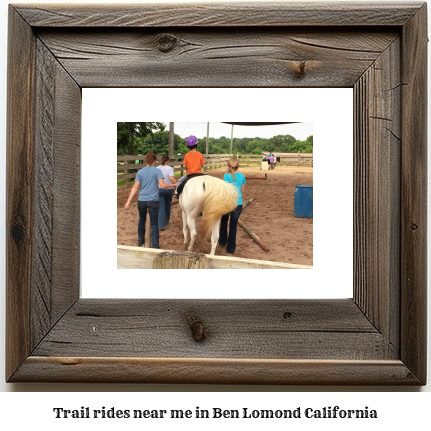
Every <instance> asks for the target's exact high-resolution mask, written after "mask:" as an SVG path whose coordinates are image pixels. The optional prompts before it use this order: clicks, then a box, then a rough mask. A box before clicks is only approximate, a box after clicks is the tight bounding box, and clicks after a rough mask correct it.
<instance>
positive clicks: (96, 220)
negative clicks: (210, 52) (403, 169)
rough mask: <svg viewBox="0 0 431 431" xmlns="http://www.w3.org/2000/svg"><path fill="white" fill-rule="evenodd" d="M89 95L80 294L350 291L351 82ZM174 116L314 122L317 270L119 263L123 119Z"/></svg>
mask: <svg viewBox="0 0 431 431" xmlns="http://www.w3.org/2000/svg"><path fill="white" fill-rule="evenodd" d="M82 99H83V105H82V108H83V109H82V157H81V186H82V188H81V199H82V200H81V297H83V298H184V299H190V298H208V299H237V298H238V299H239V298H244V299H248V298H249V299H275V298H279V299H283V298H286V299H287V298H289V299H296V298H304V299H312V298H316V299H317V298H328V299H329V298H351V297H352V294H353V90H352V89H349V88H340V89H326V88H318V89H313V88H300V89H299V88H298V89H292V88H262V89H256V88H253V89H248V88H242V89H238V88H235V89H233V88H175V89H173V88H142V89H136V88H133V89H131V88H127V89H97V88H94V89H93V88H92V89H83V90H82ZM166 119H169V121H174V122H190V121H199V122H207V121H210V122H216V121H220V122H222V121H227V120H235V121H244V122H254V121H268V122H270V121H296V122H311V123H313V143H314V146H313V151H314V158H313V162H314V170H313V217H314V218H313V269H302V270H275V269H274V270H258V269H255V270H242V269H236V270H233V269H226V270H223V269H219V270H217V272H211V273H210V274H208V272H207V271H205V270H195V271H194V272H193V273H184V272H183V271H185V270H177V272H176V273H173V272H172V271H170V270H159V271H155V270H136V269H130V270H124V269H123V270H118V269H117V249H116V244H117V196H116V186H115V185H116V183H115V179H114V178H115V177H116V170H115V166H116V140H117V122H119V121H130V122H136V121H164V120H166ZM257 129H258V128H257ZM188 132H190V134H193V131H192V130H188ZM210 132H211V130H210ZM288 133H290V132H286V134H288ZM290 134H293V135H294V133H290ZM210 135H211V133H210ZM255 136H259V130H256V135H255ZM198 137H200V136H198ZM95 166H96V168H95ZM101 166H103V168H100V167H101ZM104 166H106V168H105V167H104ZM286 192H288V191H286ZM291 192H292V193H293V190H292V191H291ZM276 204H277V196H274V205H276ZM131 210H133V209H131ZM136 229H137V227H136ZM292 263H295V262H292ZM178 271H179V272H178ZM196 271H198V272H196ZM173 274H175V275H174V277H172V275H173ZM191 274H193V275H192V278H191V277H190V275H191Z"/></svg>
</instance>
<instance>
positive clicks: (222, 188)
mask: <svg viewBox="0 0 431 431" xmlns="http://www.w3.org/2000/svg"><path fill="white" fill-rule="evenodd" d="M202 187H203V188H204V190H205V192H204V195H203V197H202V201H201V208H202V217H201V219H200V223H199V231H200V233H201V234H202V235H203V236H207V235H208V234H209V233H210V232H211V229H212V227H213V224H214V222H215V221H216V220H217V219H220V218H221V216H222V215H224V214H228V213H230V212H232V211H233V210H234V209H235V208H236V206H237V203H238V192H237V190H236V189H235V187H234V186H233V185H232V184H230V183H227V182H225V181H223V180H220V179H219V178H215V177H211V176H210V175H205V179H204V180H203V184H202Z"/></svg>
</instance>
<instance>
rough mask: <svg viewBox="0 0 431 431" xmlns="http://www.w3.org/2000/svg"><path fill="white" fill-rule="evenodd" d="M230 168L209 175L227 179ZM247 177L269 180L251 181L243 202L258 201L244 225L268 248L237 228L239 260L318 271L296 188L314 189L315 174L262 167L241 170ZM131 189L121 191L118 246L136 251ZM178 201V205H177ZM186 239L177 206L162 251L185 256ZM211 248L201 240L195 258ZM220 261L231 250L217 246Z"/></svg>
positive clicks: (299, 169)
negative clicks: (296, 210) (298, 214)
mask: <svg viewBox="0 0 431 431" xmlns="http://www.w3.org/2000/svg"><path fill="white" fill-rule="evenodd" d="M225 172H226V168H220V169H213V170H209V171H207V172H206V173H207V174H209V175H213V176H215V177H218V178H223V175H224V174H225ZM239 172H242V173H243V174H244V175H245V176H246V178H247V177H264V176H265V173H267V179H266V180H263V179H247V180H246V181H247V184H246V185H245V192H244V194H243V202H244V203H246V202H247V201H248V200H249V199H251V198H254V200H253V202H251V203H250V205H248V206H247V207H246V208H245V209H244V210H243V212H242V213H241V216H240V220H241V221H242V222H243V223H244V224H245V225H246V226H247V227H248V228H250V229H251V230H252V231H253V232H254V233H255V234H256V235H257V236H258V237H259V238H260V239H261V240H262V241H263V242H264V244H265V245H266V246H267V247H268V248H269V252H266V251H264V250H263V249H262V248H261V247H260V246H259V245H258V244H257V243H256V242H254V240H253V239H252V238H251V237H250V236H249V235H248V234H247V233H246V232H245V230H244V229H243V228H242V227H241V226H238V233H237V245H236V251H235V254H234V256H236V257H242V258H249V259H261V260H269V261H273V262H285V263H295V264H300V265H313V219H307V218H298V217H295V216H294V215H293V201H294V191H295V186H296V185H313V168H312V167H297V166H282V167H280V166H277V167H276V169H274V170H270V171H261V170H260V169H259V168H258V167H241V168H240V169H239ZM131 187H132V184H130V185H129V186H122V187H118V190H117V244H118V245H131V246H136V240H137V230H138V219H139V216H138V210H137V204H136V201H137V195H136V196H135V198H134V200H133V201H132V205H131V207H130V210H129V211H126V210H125V208H124V204H125V203H126V201H127V198H128V196H129V193H130V189H131ZM175 201H176V199H173V202H175ZM183 244H184V236H183V230H182V216H181V208H180V206H179V205H178V204H176V205H173V206H172V211H171V220H170V223H169V224H168V225H167V226H166V229H165V231H160V248H162V249H168V250H182V249H183ZM210 249H211V243H210V242H207V241H206V239H203V238H199V242H198V244H197V245H196V247H195V250H194V251H196V252H200V253H209V252H210ZM216 255H221V256H228V254H227V253H226V250H225V249H224V248H222V247H220V246H217V249H216Z"/></svg>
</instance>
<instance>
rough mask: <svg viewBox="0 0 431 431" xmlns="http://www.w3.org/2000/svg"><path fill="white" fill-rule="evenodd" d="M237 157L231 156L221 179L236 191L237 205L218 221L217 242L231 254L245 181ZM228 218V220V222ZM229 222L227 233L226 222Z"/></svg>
mask: <svg viewBox="0 0 431 431" xmlns="http://www.w3.org/2000/svg"><path fill="white" fill-rule="evenodd" d="M238 167H239V161H238V159H235V158H231V159H229V161H228V163H227V169H228V171H227V174H225V175H224V177H223V180H224V181H226V182H227V183H232V184H233V185H234V186H235V188H236V189H237V191H238V204H237V207H236V208H235V209H234V210H233V211H232V212H230V213H228V214H225V215H224V216H222V218H221V222H220V234H219V240H218V243H219V245H220V246H222V247H226V251H227V252H228V253H229V254H233V253H234V252H235V249H236V231H237V228H238V219H239V216H240V215H241V211H242V194H243V193H244V185H245V183H246V180H245V176H244V175H243V174H241V173H240V172H237V171H238ZM229 219H230V222H229ZM228 222H229V235H228V233H227V224H228Z"/></svg>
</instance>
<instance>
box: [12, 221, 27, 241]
mask: <svg viewBox="0 0 431 431" xmlns="http://www.w3.org/2000/svg"><path fill="white" fill-rule="evenodd" d="M11 235H12V238H13V240H14V241H15V243H16V244H17V245H21V244H22V243H23V242H24V240H25V236H26V235H25V227H24V226H23V225H22V224H21V223H15V224H13V225H12V228H11Z"/></svg>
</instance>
